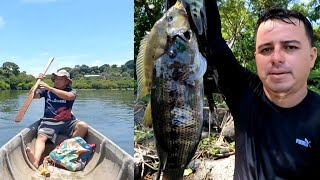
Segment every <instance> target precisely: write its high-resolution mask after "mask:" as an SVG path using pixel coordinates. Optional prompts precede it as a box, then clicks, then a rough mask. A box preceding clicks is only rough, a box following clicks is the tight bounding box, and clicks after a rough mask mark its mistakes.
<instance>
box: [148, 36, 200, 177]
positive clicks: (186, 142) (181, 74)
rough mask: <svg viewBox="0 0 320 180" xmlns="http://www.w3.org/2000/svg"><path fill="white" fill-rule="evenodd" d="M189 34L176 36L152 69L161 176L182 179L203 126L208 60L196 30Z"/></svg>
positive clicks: (152, 100) (152, 105) (152, 90)
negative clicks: (186, 37)
mask: <svg viewBox="0 0 320 180" xmlns="http://www.w3.org/2000/svg"><path fill="white" fill-rule="evenodd" d="M189 33H190V39H188V40H185V39H183V38H179V37H176V38H175V39H174V40H173V42H172V43H171V44H168V47H169V48H168V49H167V51H166V53H165V54H164V55H162V56H161V57H160V58H159V59H157V60H156V64H155V66H154V70H153V79H152V88H151V109H152V119H153V121H152V122H153V129H154V135H155V139H156V147H157V153H158V156H159V159H160V166H159V174H158V178H160V176H159V175H160V173H161V172H163V179H182V177H183V171H184V169H185V168H186V167H187V165H188V164H189V162H190V161H191V159H192V157H193V156H194V154H195V152H196V150H197V147H198V144H199V141H200V137H201V132H202V127H203V98H204V94H203V75H204V73H205V71H206V61H205V59H204V58H203V57H202V56H201V55H199V54H200V52H199V49H198V46H197V39H196V37H195V35H194V33H193V32H192V31H189ZM181 36H182V35H181ZM181 46H184V47H181ZM171 51H176V52H177V53H171ZM173 54H175V56H173Z"/></svg>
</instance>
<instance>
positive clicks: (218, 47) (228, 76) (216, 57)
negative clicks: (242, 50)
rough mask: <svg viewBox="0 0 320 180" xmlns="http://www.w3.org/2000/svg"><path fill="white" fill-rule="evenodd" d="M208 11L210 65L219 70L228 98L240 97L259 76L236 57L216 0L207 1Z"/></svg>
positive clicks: (223, 91) (219, 79)
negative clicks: (222, 30) (227, 40)
mask: <svg viewBox="0 0 320 180" xmlns="http://www.w3.org/2000/svg"><path fill="white" fill-rule="evenodd" d="M206 12H207V24H208V29H207V43H208V46H209V53H208V57H207V62H208V66H211V67H214V68H216V69H217V72H218V87H219V89H220V91H221V92H222V93H223V94H224V96H225V97H226V98H227V100H230V99H235V98H234V97H240V96H241V94H242V92H243V91H244V90H245V89H246V88H247V87H249V86H251V85H253V88H255V87H254V86H256V83H259V79H258V77H257V76H256V75H255V74H253V73H252V72H250V71H249V70H247V69H245V68H244V67H242V66H241V65H240V64H239V62H238V61H237V59H236V58H235V56H234V54H233V53H232V50H231V49H230V48H229V46H228V45H227V43H226V41H225V40H224V38H223V37H222V32H221V18H220V14H219V9H218V6H217V1H216V0H207V1H206Z"/></svg>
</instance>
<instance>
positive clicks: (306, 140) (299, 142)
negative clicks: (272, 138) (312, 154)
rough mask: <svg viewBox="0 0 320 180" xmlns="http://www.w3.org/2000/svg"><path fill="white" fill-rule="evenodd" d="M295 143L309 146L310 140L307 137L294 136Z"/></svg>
mask: <svg viewBox="0 0 320 180" xmlns="http://www.w3.org/2000/svg"><path fill="white" fill-rule="evenodd" d="M296 143H297V144H299V145H301V146H304V147H309V148H311V141H308V139H307V138H304V140H301V139H298V138H296Z"/></svg>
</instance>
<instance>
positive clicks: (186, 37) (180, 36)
mask: <svg viewBox="0 0 320 180" xmlns="http://www.w3.org/2000/svg"><path fill="white" fill-rule="evenodd" d="M168 39H169V41H170V42H173V41H175V40H176V39H181V40H182V41H184V42H188V41H189V40H190V39H191V31H186V32H180V33H178V34H176V35H175V36H173V37H170V36H168Z"/></svg>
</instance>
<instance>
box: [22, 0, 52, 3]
mask: <svg viewBox="0 0 320 180" xmlns="http://www.w3.org/2000/svg"><path fill="white" fill-rule="evenodd" d="M55 1H56V0H22V2H24V3H49V2H55Z"/></svg>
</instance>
